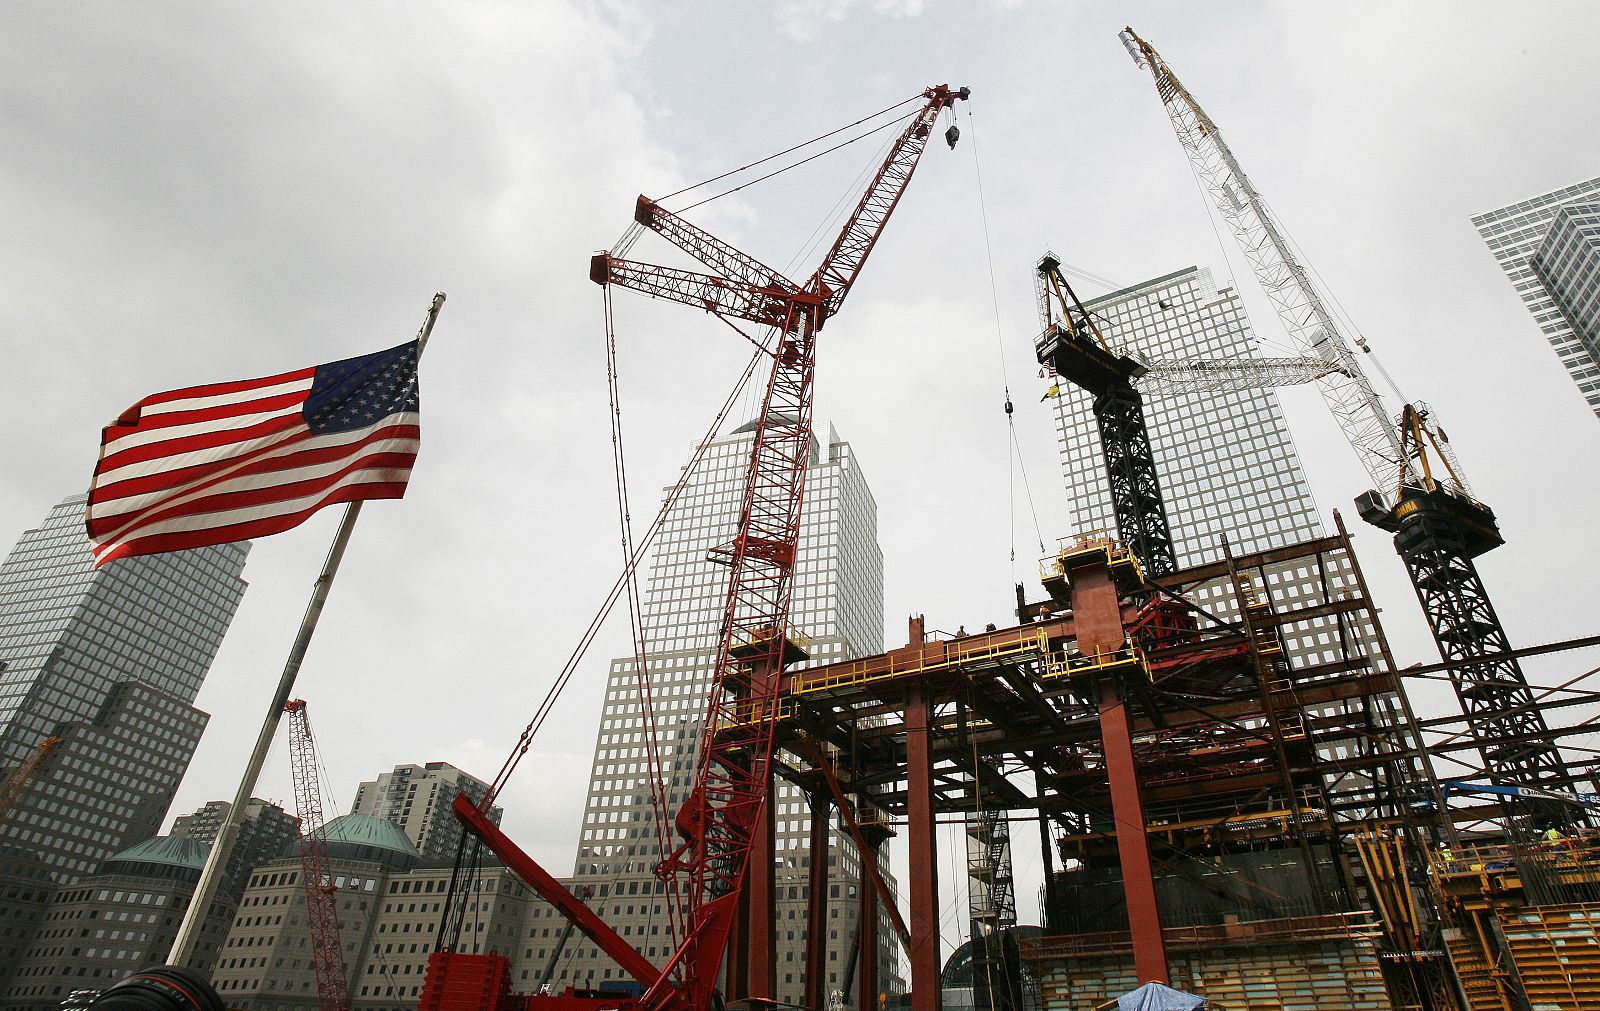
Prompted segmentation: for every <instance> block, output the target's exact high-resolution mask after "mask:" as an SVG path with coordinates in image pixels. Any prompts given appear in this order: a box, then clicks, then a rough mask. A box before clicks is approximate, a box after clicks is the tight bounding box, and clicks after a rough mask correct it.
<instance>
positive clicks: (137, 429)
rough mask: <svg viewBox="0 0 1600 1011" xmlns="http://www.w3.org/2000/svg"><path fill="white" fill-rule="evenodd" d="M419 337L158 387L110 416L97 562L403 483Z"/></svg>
mask: <svg viewBox="0 0 1600 1011" xmlns="http://www.w3.org/2000/svg"><path fill="white" fill-rule="evenodd" d="M417 354H418V343H417V341H411V342H409V343H407V344H402V345H400V346H399V347H395V348H390V349H389V350H387V351H379V352H377V353H375V354H370V355H362V356H361V357H359V358H348V359H346V360H344V361H342V362H334V363H332V364H331V365H319V366H317V367H315V368H309V369H301V370H299V371H297V372H285V373H283V374H282V375H276V376H267V377H266V378H264V379H248V380H243V381H241V382H232V383H213V384H211V385H209V386H194V387H190V388H189V389H185V390H173V391H172V392H170V393H157V394H155V395H154V396H149V397H146V398H144V399H143V400H141V401H139V402H138V403H137V404H134V405H133V406H132V407H130V408H128V409H127V410H126V411H124V412H123V413H122V416H121V417H119V418H117V420H116V421H114V422H112V423H111V424H109V425H107V426H106V427H105V431H104V432H103V433H102V434H101V438H100V460H99V462H98V463H97V464H96V465H95V468H94V481H93V484H92V485H91V486H90V489H89V507H88V517H87V520H88V527H89V540H90V541H91V542H92V544H93V548H94V561H95V567H96V568H98V567H99V566H101V565H104V564H105V563H107V562H109V561H112V560H113V559H117V558H125V557H129V556H132V555H149V554H155V553H157V552H161V551H181V550H183V549H185V548H198V547H204V546H205V545H208V544H223V543H226V542H228V541H242V540H246V539H249V538H254V537H263V536H265V535H267V534H275V533H279V532H281V531H284V530H288V529H290V528H291V527H295V526H298V525H299V524H301V523H302V522H304V521H305V520H306V518H307V517H309V516H310V515H311V514H312V513H314V512H316V511H317V510H318V509H321V508H322V507H323V506H325V505H331V504H333V503H335V502H353V501H356V500H357V499H375V498H399V497H401V496H402V495H404V494H405V491H406V481H407V479H409V478H410V476H411V466H412V464H413V463H414V462H415V461H416V458H417V447H418V445H419V444H420V439H421V429H420V428H419V416H418V402H417Z"/></svg>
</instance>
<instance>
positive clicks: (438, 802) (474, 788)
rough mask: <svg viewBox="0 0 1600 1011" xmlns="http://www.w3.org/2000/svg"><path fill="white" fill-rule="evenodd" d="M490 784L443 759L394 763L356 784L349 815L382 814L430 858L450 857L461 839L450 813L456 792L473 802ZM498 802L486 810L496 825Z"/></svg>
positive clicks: (456, 824)
mask: <svg viewBox="0 0 1600 1011" xmlns="http://www.w3.org/2000/svg"><path fill="white" fill-rule="evenodd" d="M488 792H489V784H488V783H485V782H484V781H483V780H481V779H479V778H478V777H476V776H472V775H468V774H467V773H465V772H462V771H461V770H460V769H458V768H456V767H455V766H453V765H451V764H450V763H448V762H429V763H428V764H427V765H397V766H395V767H394V769H392V770H391V771H389V772H383V773H379V774H378V778H377V779H374V780H368V781H367V782H365V783H362V784H361V785H360V786H359V787H357V788H356V800H355V803H354V804H352V805H351V806H350V813H351V814H364V815H370V816H372V817H374V818H383V819H385V820H387V821H391V822H393V823H394V824H396V825H398V826H400V829H401V831H403V832H404V833H405V834H406V838H407V839H410V840H411V844H412V845H413V846H415V847H416V848H417V850H418V851H419V852H420V853H421V854H422V855H423V856H424V857H425V858H427V859H429V860H454V859H455V857H456V848H457V847H458V846H459V845H460V843H461V833H462V827H461V822H460V821H458V820H457V819H456V816H455V815H454V814H453V813H451V810H450V804H451V802H452V801H454V800H455V799H456V794H458V793H464V794H466V795H467V799H469V800H471V801H472V802H473V803H474V804H476V803H478V802H480V801H482V800H483V798H484V796H485V795H486V794H488ZM501 813H502V811H501V808H500V806H499V805H495V806H494V807H492V808H490V810H489V820H490V821H492V822H494V823H495V824H496V825H498V824H500V815H501Z"/></svg>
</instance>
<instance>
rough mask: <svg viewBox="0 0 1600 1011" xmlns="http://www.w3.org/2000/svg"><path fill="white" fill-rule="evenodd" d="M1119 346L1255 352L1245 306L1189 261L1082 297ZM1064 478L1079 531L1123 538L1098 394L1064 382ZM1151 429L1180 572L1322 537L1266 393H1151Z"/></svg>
mask: <svg viewBox="0 0 1600 1011" xmlns="http://www.w3.org/2000/svg"><path fill="white" fill-rule="evenodd" d="M1085 308H1087V309H1088V310H1089V312H1091V313H1093V314H1094V316H1095V319H1096V322H1097V323H1098V324H1099V326H1100V327H1101V329H1102V331H1103V332H1105V333H1106V334H1107V338H1108V339H1109V340H1111V341H1112V342H1113V343H1114V344H1116V345H1117V346H1118V347H1120V348H1124V349H1131V350H1136V351H1139V352H1142V353H1143V354H1144V355H1146V356H1147V357H1150V358H1153V359H1163V360H1174V359H1176V360H1187V359H1196V358H1204V359H1213V360H1223V359H1238V358H1249V357H1252V356H1255V355H1256V354H1257V353H1258V352H1257V350H1256V340H1255V336H1254V334H1253V332H1252V331H1251V328H1250V321H1249V319H1247V318H1246V316H1245V312H1244V304H1243V303H1242V302H1241V301H1240V300H1239V296H1238V294H1237V293H1236V292H1234V291H1233V290H1232V289H1227V290H1222V291H1219V290H1217V288H1216V285H1215V284H1214V283H1213V281H1212V279H1211V272H1210V271H1209V270H1201V269H1199V268H1196V267H1190V268H1189V269H1188V270H1182V271H1178V272H1176V273H1173V274H1168V275H1166V276H1164V277H1158V278H1155V279H1154V280H1151V281H1146V282H1144V283H1143V284H1139V285H1134V286H1132V287H1129V288H1124V289H1122V290H1121V291H1115V292H1112V293H1111V294H1109V295H1104V296H1101V297H1099V298H1096V299H1094V300H1092V301H1090V302H1088V303H1086V304H1085ZM1054 403H1055V405H1056V430H1057V434H1058V436H1059V439H1060V443H1059V445H1060V450H1061V466H1062V474H1063V477H1064V478H1065V481H1066V486H1067V498H1068V501H1069V502H1070V503H1071V506H1072V511H1073V517H1074V520H1075V526H1076V529H1077V531H1078V532H1080V533H1082V532H1088V531H1103V532H1105V533H1108V534H1111V535H1113V536H1114V535H1115V534H1116V529H1117V521H1116V513H1115V511H1114V510H1113V508H1112V504H1111V492H1110V489H1109V487H1108V485H1107V482H1106V474H1105V462H1104V459H1103V457H1102V455H1101V448H1100V432H1099V429H1098V428H1097V427H1096V425H1095V419H1094V412H1093V411H1092V410H1091V407H1090V404H1091V398H1090V397H1089V395H1088V394H1087V393H1084V392H1083V391H1082V390H1079V389H1076V388H1075V387H1071V386H1068V385H1066V384H1063V385H1062V391H1061V395H1060V396H1059V397H1057V398H1055V401H1054ZM1144 415H1145V424H1146V427H1147V428H1148V430H1149V433H1150V449H1151V452H1152V453H1153V454H1154V456H1155V460H1156V470H1157V472H1158V474H1159V475H1160V479H1161V495H1162V500H1163V502H1164V503H1165V505H1166V510H1167V519H1168V522H1169V523H1170V525H1171V527H1172V543H1173V549H1174V552H1175V553H1176V555H1177V560H1178V567H1179V568H1186V567H1188V566H1191V565H1196V564H1199V563H1200V562H1202V561H1211V560H1213V559H1216V558H1218V557H1220V556H1221V554H1222V538H1223V536H1224V535H1225V536H1226V537H1227V539H1228V543H1229V545H1230V546H1231V548H1232V550H1233V551H1234V552H1235V553H1236V554H1242V553H1245V552H1250V551H1259V550H1261V549H1263V548H1268V547H1274V546H1277V545H1281V544H1292V543H1296V542H1298V541H1303V540H1309V539H1310V538H1312V537H1318V536H1321V534H1322V524H1321V521H1320V520H1319V519H1318V518H1317V507H1316V503H1315V502H1314V501H1313V500H1312V498H1311V490H1310V487H1309V486H1308V485H1307V484H1306V481H1305V477H1304V475H1303V474H1302V473H1301V470H1300V460H1299V457H1298V455H1297V454H1296V452H1295V448H1294V440H1293V439H1292V438H1290V435H1289V427H1288V425H1287V424H1286V423H1285V422H1284V419H1283V411H1282V409H1281V408H1280V407H1279V406H1278V398H1277V395H1276V394H1274V393H1273V391H1272V390H1270V389H1257V390H1226V391H1215V392H1196V393H1184V392H1176V391H1172V390H1154V391H1146V392H1145V393H1144Z"/></svg>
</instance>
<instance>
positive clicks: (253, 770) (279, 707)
mask: <svg viewBox="0 0 1600 1011" xmlns="http://www.w3.org/2000/svg"><path fill="white" fill-rule="evenodd" d="M443 306H444V292H442V291H440V292H435V293H434V296H433V304H432V305H430V306H429V307H428V316H427V319H425V320H423V323H422V329H421V330H420V331H418V333H417V359H418V361H419V363H420V361H421V358H422V352H423V350H424V349H425V348H426V347H427V346H428V338H429V337H430V336H432V334H433V324H434V322H435V321H436V320H437V319H438V318H439V310H440V309H441V308H443ZM360 515H361V503H360V502H359V501H357V502H351V503H349V504H348V505H346V506H345V510H344V516H343V518H341V519H340V520H339V529H338V530H337V531H335V532H334V535H333V544H332V546H331V547H329V548H328V556H327V558H326V559H325V560H324V561H323V563H322V574H321V575H319V576H318V577H317V581H316V583H315V584H314V586H313V587H312V590H311V601H310V602H309V603H308V604H307V605H306V613H305V616H304V617H302V618H301V619H300V631H299V633H298V634H296V635H295V637H294V645H292V646H291V647H290V648H289V658H288V659H287V660H286V661H284V664H283V673H282V675H280V676H279V678H278V688H277V691H276V692H275V693H274V694H273V696H272V703H271V705H270V706H269V707H268V708H267V717H266V719H265V720H264V721H262V724H261V730H260V732H259V733H258V734H257V735H256V746H255V750H254V751H252V752H251V753H250V761H249V762H248V763H247V764H246V765H245V771H244V776H243V777H242V778H241V779H240V780H239V789H238V790H237V791H235V793H234V795H233V806H232V807H231V808H229V809H228V813H227V815H226V816H225V817H224V818H223V819H222V825H221V826H220V827H219V828H218V830H217V837H216V839H214V840H212V842H211V852H210V853H209V854H208V855H207V857H206V863H205V868H204V869H203V870H202V871H201V872H200V880H199V881H197V882H196V883H195V886H194V896H193V898H191V899H190V900H189V908H188V909H187V910H185V911H184V914H183V923H182V924H180V925H179V927H178V933H177V936H176V937H174V938H173V941H172V951H171V953H170V954H169V955H168V956H167V963H168V964H169V965H188V964H189V962H190V960H192V959H193V958H194V954H195V949H196V948H197V947H198V946H199V943H200V931H201V928H202V927H204V925H205V920H206V914H207V912H208V911H209V910H210V908H211V903H212V902H213V901H214V900H215V899H216V896H217V890H218V888H219V887H220V886H221V884H222V872H223V870H224V868H226V867H227V866H228V858H229V857H230V856H231V855H232V853H233V844H234V841H235V840H236V839H237V838H238V836H239V826H240V824H241V823H242V822H243V820H244V812H245V809H246V808H247V807H248V806H249V804H250V799H251V794H253V793H254V792H255V789H256V780H257V779H258V778H259V777H260V775H261V768H262V766H263V765H265V764H266V761H267V751H268V750H269V749H270V748H271V747H272V738H273V737H274V735H276V733H277V731H278V722H279V721H280V720H281V719H282V718H283V707H284V704H285V703H286V702H288V701H289V695H290V693H291V692H293V691H294V682H295V678H296V677H297V676H298V675H299V673H300V663H301V661H302V660H304V659H305V655H306V649H307V648H308V647H309V646H310V645H311V636H312V634H313V633H314V632H316V630H317V620H318V619H319V618H320V617H321V616H322V606H323V604H324V603H326V602H327V599H328V591H329V589H331V588H332V586H333V577H334V576H335V575H336V574H337V573H338V571H339V562H340V561H341V560H343V558H344V551H345V547H346V546H347V545H348V544H349V543H350V534H351V532H352V531H354V530H355V526H356V519H357V518H359V517H360Z"/></svg>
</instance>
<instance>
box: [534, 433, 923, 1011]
mask: <svg viewBox="0 0 1600 1011" xmlns="http://www.w3.org/2000/svg"><path fill="white" fill-rule="evenodd" d="M816 434H819V435H821V436H822V438H821V439H817V438H815V436H814V438H813V442H812V447H811V460H810V466H809V469H808V471H807V476H806V486H805V507H804V509H803V511H802V520H801V531H800V554H799V564H798V565H797V567H796V572H795V582H794V591H793V604H792V610H791V623H792V625H793V626H794V628H795V629H796V630H797V631H798V632H800V633H801V634H803V635H804V636H806V637H808V638H809V639H810V644H809V646H808V649H809V651H810V656H811V659H810V660H809V661H808V663H813V664H814V663H832V662H835V661H838V660H843V659H848V658H850V657H854V656H863V655H869V654H872V653H876V652H879V651H881V650H882V648H883V553H882V551H881V549H880V548H879V546H878V539H877V506H876V504H875V503H874V501H873V499H872V492H871V490H870V489H869V488H868V486H867V483H866V479H865V477H864V476H863V474H862V470H861V467H860V465H859V463H858V462H857V461H856V459H855V457H854V455H853V454H852V452H851V449H850V445H849V443H846V442H844V441H842V440H841V439H839V437H838V435H837V434H836V433H835V432H834V431H833V430H832V428H831V426H827V425H819V426H818V427H817V429H816ZM753 438H754V435H753V426H752V425H745V426H744V427H742V428H740V429H738V430H736V431H734V432H733V433H731V434H729V435H727V436H724V437H722V438H719V439H716V440H715V441H713V442H712V443H711V444H710V445H709V446H708V447H707V450H706V454H705V457H704V459H703V460H702V461H701V463H700V464H699V466H698V467H697V468H696V469H695V470H694V472H693V473H691V474H689V475H688V476H687V483H686V486H685V487H684V490H683V492H682V493H681V495H680V497H679V498H678V500H677V502H676V503H675V505H674V506H673V508H672V509H671V511H670V512H669V513H668V515H667V517H666V519H665V522H664V525H663V527H662V530H661V533H660V535H659V537H658V539H657V541H656V547H655V553H654V555H653V557H652V559H651V564H650V573H649V577H648V581H647V583H646V586H645V590H644V603H643V615H642V622H643V628H644V638H645V643H644V649H645V655H644V662H645V669H646V671H647V676H648V680H649V684H650V692H651V697H652V701H653V707H654V710H655V716H656V726H657V738H658V740H659V741H660V745H661V753H660V760H661V767H662V778H663V779H664V780H665V781H666V782H667V784H668V795H669V796H668V807H669V817H670V815H671V814H672V813H674V812H675V810H676V808H677V806H678V805H681V804H682V803H683V800H684V798H685V796H686V795H687V793H688V791H689V789H690V787H691V786H692V784H693V780H694V775H695V769H696V761H697V757H698V756H697V750H698V744H699V736H700V726H701V717H702V715H703V713H704V709H705V705H706V696H707V692H708V690H709V686H710V678H711V674H712V669H713V667H714V665H715V660H716V649H717V641H718V633H719V624H720V622H721V620H722V608H723V605H724V599H725V595H726V592H727V583H728V570H727V568H726V567H725V566H723V565H719V564H717V563H715V562H712V561H709V560H708V559H707V556H706V552H707V550H708V549H710V548H712V547H715V546H718V545H723V544H726V543H728V542H729V541H730V540H731V539H732V537H733V534H734V532H735V528H736V526H737V523H738V518H739V508H740V504H741V502H742V496H743V488H744V481H745V471H746V468H747V466H748V464H749V459H750V452H751V446H752V440H753ZM645 731H646V717H645V714H644V713H643V711H642V704H641V701H640V693H639V687H638V678H637V675H636V661H635V659H634V658H633V657H621V658H618V659H615V660H613V661H612V662H611V665H610V672H609V675H608V679H607V683H606V693H605V702H604V707H603V709H602V712H601V717H600V735H599V740H598V742H597V744H596V748H595V757H594V765H593V770H592V772H591V775H590V781H589V793H588V800H587V803H586V804H585V807H584V816H583V825H582V829H581V835H580V839H579V844H578V856H577V863H576V868H575V871H574V880H575V882H576V884H577V886H578V887H588V888H591V889H592V890H593V897H592V898H591V900H590V902H591V904H592V905H593V906H594V907H595V908H596V909H597V910H599V911H600V912H601V914H602V915H603V916H604V917H605V918H606V920H607V921H608V922H609V923H611V924H612V925H613V926H615V927H616V928H617V929H618V932H619V933H621V934H622V935H623V936H624V937H627V938H629V939H633V938H639V940H638V942H637V943H636V945H635V946H636V947H637V948H639V950H640V952H641V953H642V954H643V955H644V956H645V957H646V958H648V959H649V960H651V961H652V962H654V963H656V964H657V965H660V964H662V963H664V962H665V961H666V959H667V957H668V956H669V955H670V954H671V950H672V949H671V936H672V933H671V930H670V929H669V928H668V926H667V920H666V916H667V904H666V896H665V894H664V889H663V888H662V886H661V884H660V883H659V882H658V881H657V880H656V878H655V875H654V868H655V865H656V863H657V861H659V860H660V858H661V853H660V847H659V846H658V844H657V823H656V820H655V817H654V815H653V813H652V810H651V804H650V798H649V787H648V781H649V772H648V768H647V762H646V760H645V759H644V757H643V747H642V745H641V741H642V739H643V736H644V733H645ZM772 803H773V804H774V805H775V807H774V817H775V821H776V833H777V848H778V853H777V863H778V867H779V870H778V881H777V894H778V895H779V901H778V925H777V932H778V952H777V956H778V964H777V995H778V998H779V999H780V1000H784V1001H789V1002H791V1003H800V1002H801V1000H802V997H801V987H802V986H803V971H802V966H803V952H804V941H805V936H806V931H807V930H808V929H827V930H828V945H829V951H828V959H829V960H828V963H827V964H828V967H829V975H830V979H829V985H830V987H831V988H836V987H838V986H839V985H840V984H841V981H842V978H843V968H844V966H845V964H846V962H847V960H848V947H849V945H850V944H851V940H852V937H853V936H854V920H855V916H856V912H857V911H856V903H855V902H854V901H851V897H853V895H854V889H855V888H856V887H859V886H860V884H861V882H862V881H863V878H862V875H861V868H860V865H859V860H858V855H857V853H856V852H855V848H854V846H853V845H852V844H851V843H850V841H849V840H848V838H845V837H837V836H836V838H835V840H834V842H833V843H832V846H831V855H830V858H829V859H830V862H832V863H833V864H834V865H835V871H834V873H833V874H832V875H831V876H830V879H831V881H832V882H833V884H832V885H831V886H830V887H832V888H834V889H837V890H838V891H839V895H838V896H830V905H829V912H828V917H829V918H828V921H827V923H826V924H808V923H807V922H806V900H805V895H806V892H807V889H806V876H807V868H808V867H809V866H810V863H809V855H808V850H809V839H808V834H807V833H808V830H809V818H810V816H809V808H808V806H807V804H806V801H805V799H804V798H803V797H802V796H801V795H800V794H799V793H798V792H797V791H795V790H794V789H793V788H792V787H790V786H788V784H786V783H783V782H782V781H780V782H779V784H778V788H777V790H776V791H775V796H774V797H773V799H772ZM878 936H879V937H880V938H886V939H889V938H892V937H893V931H892V930H891V929H889V928H888V927H887V926H885V927H884V929H882V930H880V932H879V935H878ZM579 940H581V939H579ZM876 954H877V958H878V962H879V966H880V969H879V971H880V975H879V977H878V978H879V979H880V980H883V981H885V983H886V984H887V985H886V986H885V989H887V990H891V991H898V989H899V982H898V981H899V974H898V972H897V970H896V960H895V959H894V958H892V957H891V956H890V949H889V947H888V945H887V944H885V945H884V946H883V947H882V948H881V949H880V951H879V952H877V953H876ZM620 978H622V973H621V970H620V969H618V968H617V967H616V966H615V964H614V963H613V962H612V961H611V960H610V959H608V958H606V957H605V956H604V955H603V954H602V953H601V952H600V951H599V950H598V949H597V948H595V947H594V946H593V945H592V944H589V943H587V942H583V943H575V944H573V945H572V946H571V947H570V948H569V949H568V950H567V951H565V952H563V955H562V959H561V962H560V965H559V966H558V968H557V969H556V972H555V974H554V979H553V980H552V984H553V985H554V986H555V987H557V988H560V987H562V986H565V985H568V984H574V983H575V984H577V985H580V986H582V985H595V984H602V983H604V982H605V981H607V980H612V979H620Z"/></svg>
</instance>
